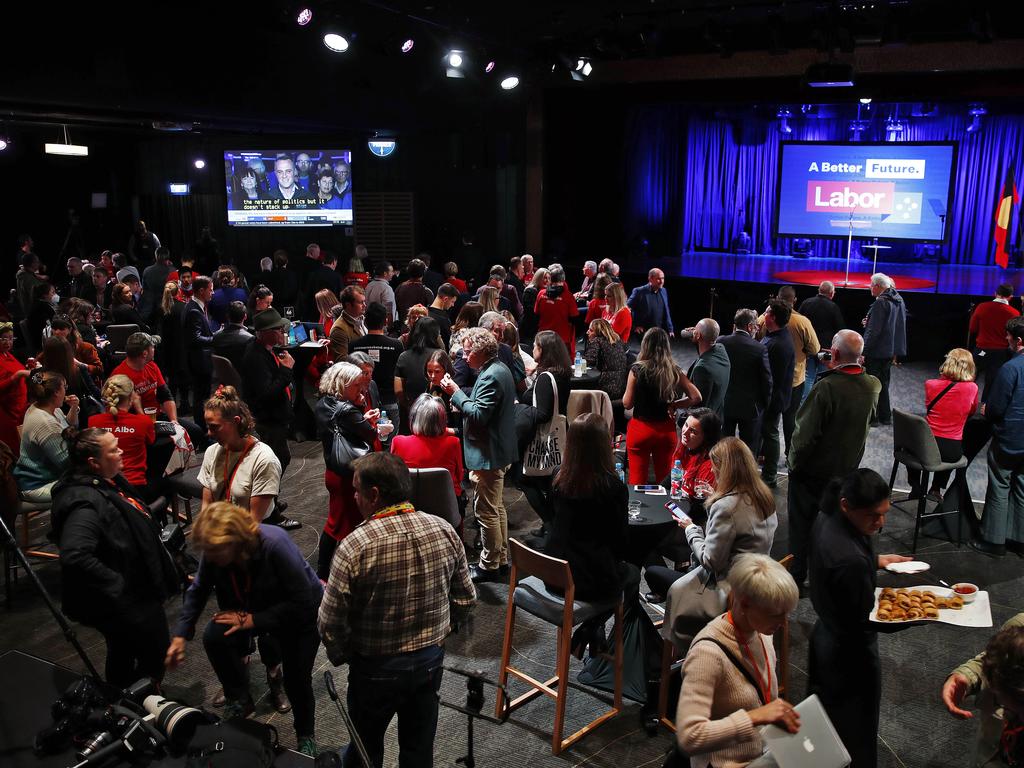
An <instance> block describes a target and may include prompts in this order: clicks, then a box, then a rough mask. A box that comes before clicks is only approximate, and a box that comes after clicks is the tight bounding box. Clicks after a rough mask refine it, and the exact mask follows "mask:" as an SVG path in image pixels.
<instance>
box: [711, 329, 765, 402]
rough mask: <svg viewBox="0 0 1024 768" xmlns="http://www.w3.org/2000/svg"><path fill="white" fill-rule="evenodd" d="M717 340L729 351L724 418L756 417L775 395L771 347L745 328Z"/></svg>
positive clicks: (727, 352)
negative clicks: (744, 331) (743, 330)
mask: <svg viewBox="0 0 1024 768" xmlns="http://www.w3.org/2000/svg"><path fill="white" fill-rule="evenodd" d="M718 343H719V344H721V345H722V346H723V347H725V351H726V354H728V355H729V389H728V390H726V393H725V418H726V420H727V421H732V420H736V421H742V420H744V419H753V418H755V417H757V416H758V414H760V413H762V412H763V411H764V409H765V407H766V406H767V405H768V400H769V399H770V398H771V396H772V371H771V367H770V366H769V365H768V349H767V348H766V347H765V346H764V345H763V344H761V343H760V342H758V341H757V340H756V339H754V338H752V337H751V336H750V334H747V333H743V332H742V331H737V332H734V333H731V334H729V335H728V336H722V337H721V338H719V340H718Z"/></svg>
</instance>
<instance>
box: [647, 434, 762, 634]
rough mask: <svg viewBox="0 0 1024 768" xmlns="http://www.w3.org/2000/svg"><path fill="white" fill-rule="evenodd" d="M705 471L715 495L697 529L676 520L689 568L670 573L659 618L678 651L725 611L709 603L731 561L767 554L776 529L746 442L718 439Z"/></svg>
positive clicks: (755, 462)
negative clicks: (663, 617)
mask: <svg viewBox="0 0 1024 768" xmlns="http://www.w3.org/2000/svg"><path fill="white" fill-rule="evenodd" d="M711 466H712V468H713V469H714V472H715V491H714V493H712V494H711V496H709V497H708V499H707V502H706V504H707V507H708V519H707V522H706V523H705V524H704V527H703V528H701V527H700V526H699V525H697V524H696V523H694V522H693V521H692V520H690V519H689V518H685V517H684V518H683V519H682V520H679V521H678V522H679V527H680V528H682V529H683V533H684V534H685V535H686V541H687V543H688V544H689V545H690V552H691V555H690V560H691V563H692V564H693V566H692V568H691V570H690V571H689V572H688V573H686V574H681V573H679V574H676V580H675V581H674V583H673V582H672V580H671V578H669V579H666V581H668V582H669V583H671V587H669V588H668V601H667V603H666V606H665V615H666V616H669V617H670V619H671V621H670V624H669V626H671V628H672V629H671V632H672V638H673V641H674V642H675V643H676V645H677V647H679V648H680V649H683V648H685V647H686V645H687V644H688V643H689V639H690V638H692V637H693V636H694V635H696V634H697V632H698V631H700V629H701V628H702V627H703V625H704V624H706V623H707V622H708V621H709V620H710V619H712V618H714V617H715V616H717V615H719V614H720V613H721V612H722V611H723V610H724V609H725V606H724V605H721V606H712V605H711V603H712V602H714V600H713V599H712V598H713V596H714V595H715V594H716V588H717V586H718V583H719V582H721V581H724V580H725V577H726V574H727V573H728V572H729V569H730V568H731V567H732V564H733V561H734V560H735V559H736V557H737V556H738V555H740V554H743V553H744V552H750V553H753V554H758V555H767V554H768V553H769V552H771V548H772V543H773V542H774V541H775V529H776V528H778V525H779V520H778V516H777V515H776V514H775V497H774V496H773V495H772V492H771V489H770V488H768V486H767V485H765V484H764V481H763V480H761V474H760V472H759V470H758V468H757V461H755V460H754V455H753V454H752V453H751V452H750V449H749V448H747V445H746V443H744V442H743V441H742V440H740V439H739V438H738V437H726V438H723V439H721V440H719V441H718V442H717V443H716V444H715V447H714V448H712V449H711ZM652 570H653V569H652ZM706 591H707V592H708V593H709V594H705V592H706ZM718 594H719V595H721V593H720V592H719V593H718Z"/></svg>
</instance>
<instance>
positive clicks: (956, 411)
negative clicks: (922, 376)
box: [924, 379, 978, 440]
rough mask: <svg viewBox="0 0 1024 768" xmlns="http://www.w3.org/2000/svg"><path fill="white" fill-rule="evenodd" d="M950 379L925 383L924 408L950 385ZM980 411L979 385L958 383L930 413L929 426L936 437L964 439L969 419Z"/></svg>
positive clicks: (931, 380)
mask: <svg viewBox="0 0 1024 768" xmlns="http://www.w3.org/2000/svg"><path fill="white" fill-rule="evenodd" d="M950 383H951V382H950V381H949V379H929V380H928V381H926V382H925V383H924V407H925V408H927V407H928V403H930V402H931V401H932V400H934V399H935V398H936V397H938V395H939V393H940V392H941V391H942V390H944V389H945V388H946V387H948V386H949V385H950ZM977 410H978V385H977V384H975V383H974V382H973V381H958V382H957V383H956V384H954V385H953V388H952V389H951V390H949V392H947V393H946V394H944V395H943V396H942V399H941V400H939V402H937V403H936V404H935V407H934V408H932V409H931V411H930V412H929V413H928V416H927V419H928V426H929V427H931V428H932V434H933V435H935V436H936V437H945V438H947V439H949V440H963V439H964V424H965V423H966V422H967V417H968V416H970V415H971V414H972V413H974V412H975V411H977Z"/></svg>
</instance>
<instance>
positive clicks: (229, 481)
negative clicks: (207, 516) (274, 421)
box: [224, 437, 256, 501]
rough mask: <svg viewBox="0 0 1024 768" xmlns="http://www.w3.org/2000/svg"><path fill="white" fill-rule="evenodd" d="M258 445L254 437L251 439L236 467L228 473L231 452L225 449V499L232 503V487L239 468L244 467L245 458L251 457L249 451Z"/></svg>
mask: <svg viewBox="0 0 1024 768" xmlns="http://www.w3.org/2000/svg"><path fill="white" fill-rule="evenodd" d="M255 445H256V440H255V439H254V438H252V437H250V438H249V442H248V443H247V444H246V446H245V450H244V451H242V453H241V455H240V456H239V457H238V461H236V462H235V466H234V467H233V468H232V469H231V472H230V473H229V472H228V459H229V458H230V457H231V451H229V450H228V449H227V448H226V447H225V448H224V499H225V500H227V501H231V486H232V485H234V483H235V475H236V474H238V468H239V467H240V466H242V462H243V461H245V457H246V456H248V455H249V451H251V450H252V449H253V446H255Z"/></svg>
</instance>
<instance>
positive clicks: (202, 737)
mask: <svg viewBox="0 0 1024 768" xmlns="http://www.w3.org/2000/svg"><path fill="white" fill-rule="evenodd" d="M277 748H278V743H277V730H276V729H275V728H274V727H273V726H272V725H267V724H265V723H260V722H257V721H255V720H243V719H237V718H236V719H234V720H221V721H220V722H219V723H214V724H213V725H201V726H199V727H198V728H196V732H195V735H194V736H193V737H192V740H191V741H190V742H189V745H188V752H187V753H186V760H185V768H270V767H271V766H272V765H273V764H274V756H275V754H276V750H277Z"/></svg>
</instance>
